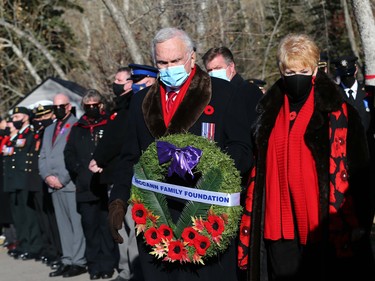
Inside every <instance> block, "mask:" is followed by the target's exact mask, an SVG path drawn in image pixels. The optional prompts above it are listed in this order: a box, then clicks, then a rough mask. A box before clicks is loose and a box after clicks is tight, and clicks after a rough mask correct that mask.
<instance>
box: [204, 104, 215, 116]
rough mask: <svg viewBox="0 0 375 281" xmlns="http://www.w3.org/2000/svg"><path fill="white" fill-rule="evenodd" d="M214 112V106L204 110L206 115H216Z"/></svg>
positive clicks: (208, 106)
mask: <svg viewBox="0 0 375 281" xmlns="http://www.w3.org/2000/svg"><path fill="white" fill-rule="evenodd" d="M214 112H215V109H214V108H213V106H212V105H207V106H206V107H205V109H204V114H206V115H212V114H214Z"/></svg>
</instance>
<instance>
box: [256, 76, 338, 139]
mask: <svg viewBox="0 0 375 281" xmlns="http://www.w3.org/2000/svg"><path fill="white" fill-rule="evenodd" d="M314 92H315V107H314V113H313V116H312V117H311V120H310V122H309V127H308V129H307V132H308V131H309V130H315V129H318V128H321V126H322V125H323V123H324V122H325V120H327V116H328V113H330V112H333V111H337V110H339V109H340V107H341V104H342V102H343V98H342V96H341V94H340V92H339V90H338V88H337V86H336V85H335V84H334V83H333V82H332V80H331V79H330V78H329V77H328V76H327V74H326V73H324V72H322V71H318V73H317V76H316V79H315V91H314ZM284 93H285V90H284V86H283V80H282V79H279V80H278V81H277V82H276V83H275V84H274V85H273V86H272V87H271V88H270V89H269V91H267V94H265V95H264V96H263V98H262V99H261V100H260V101H259V103H258V106H257V113H258V119H257V121H256V123H255V125H254V132H255V139H256V143H257V145H260V144H262V143H265V142H267V140H268V137H269V135H270V134H271V131H272V128H273V126H274V124H275V121H276V118H277V115H278V113H279V111H280V108H281V106H282V105H283V102H284Z"/></svg>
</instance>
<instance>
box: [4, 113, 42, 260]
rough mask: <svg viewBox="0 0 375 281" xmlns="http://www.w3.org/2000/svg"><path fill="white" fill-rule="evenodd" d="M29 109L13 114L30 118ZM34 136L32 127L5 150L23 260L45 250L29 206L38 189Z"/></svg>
mask: <svg viewBox="0 0 375 281" xmlns="http://www.w3.org/2000/svg"><path fill="white" fill-rule="evenodd" d="M26 110H27V109H24V108H19V107H18V108H17V107H16V108H15V109H14V111H13V114H15V113H24V114H27V113H26V112H27V111H26ZM33 140H34V133H33V132H32V130H31V127H30V125H28V126H26V127H24V128H22V129H21V130H19V131H18V132H17V134H16V135H14V136H12V137H11V138H10V139H9V141H8V142H7V143H6V144H5V145H4V147H3V173H4V174H3V178H4V191H5V192H9V195H10V200H11V209H12V210H11V211H12V215H13V220H14V225H15V228H16V231H17V238H18V241H19V244H18V246H17V250H18V255H15V257H21V258H22V259H24V260H26V259H30V258H38V257H39V253H40V251H41V249H42V242H41V232H40V227H39V224H38V221H37V216H36V210H35V208H34V206H33V204H30V203H31V202H30V192H32V191H36V187H35V186H33V185H32V184H30V180H31V178H33V176H35V173H37V171H36V170H35V167H34V166H33V163H34V155H35V151H34V146H33V143H34V141H33Z"/></svg>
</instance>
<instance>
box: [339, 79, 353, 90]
mask: <svg viewBox="0 0 375 281" xmlns="http://www.w3.org/2000/svg"><path fill="white" fill-rule="evenodd" d="M340 80H341V82H342V83H343V84H344V85H345V86H346V87H347V88H351V87H352V86H353V84H354V82H355V77H354V76H340Z"/></svg>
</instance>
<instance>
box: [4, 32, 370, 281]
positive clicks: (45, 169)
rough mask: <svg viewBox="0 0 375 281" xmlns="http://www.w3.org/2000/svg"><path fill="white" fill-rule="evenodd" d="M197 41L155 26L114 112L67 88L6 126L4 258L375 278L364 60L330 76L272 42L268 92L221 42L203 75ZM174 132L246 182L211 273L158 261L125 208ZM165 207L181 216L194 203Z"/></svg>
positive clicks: (134, 269) (300, 43)
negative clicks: (144, 60) (74, 96)
mask: <svg viewBox="0 0 375 281" xmlns="http://www.w3.org/2000/svg"><path fill="white" fill-rule="evenodd" d="M195 48H196V47H195V43H194V42H193V41H192V40H191V38H190V37H189V35H188V34H186V33H185V32H184V31H182V30H180V29H176V28H164V29H161V30H159V31H158V33H157V34H156V35H155V37H154V39H153V41H152V46H151V50H152V56H153V60H154V65H155V67H153V66H148V65H138V64H129V65H128V66H127V67H121V68H119V69H118V70H117V73H116V74H115V78H114V81H113V94H114V96H115V99H114V100H115V104H114V106H112V105H111V104H110V103H109V102H108V101H107V99H106V96H105V95H103V94H101V93H100V92H98V91H97V90H95V89H88V90H86V92H85V94H84V96H83V97H82V101H81V107H82V109H83V111H84V114H83V115H82V116H75V114H73V112H74V110H73V108H72V104H71V102H70V99H69V97H68V96H67V95H66V94H64V93H62V92H59V93H51V96H52V98H51V100H43V101H39V102H37V103H35V104H33V105H30V106H29V107H23V106H17V107H15V108H13V109H12V111H11V114H10V115H9V116H8V117H6V118H5V119H4V120H2V121H1V123H0V141H1V158H2V165H0V166H1V169H2V181H1V185H2V187H1V191H0V200H1V209H2V210H1V217H0V218H1V221H0V223H1V226H2V233H3V235H4V236H5V242H4V244H3V246H5V247H7V248H8V254H9V256H10V257H12V258H15V259H19V260H30V259H34V260H36V261H40V262H43V263H45V264H46V265H47V266H50V267H51V269H52V271H51V272H50V274H49V276H50V277H55V276H63V277H73V276H77V275H80V274H84V273H86V272H88V274H89V278H90V280H95V279H100V278H102V279H110V278H112V277H113V275H114V274H115V272H118V273H119V274H118V275H117V276H116V277H115V279H113V280H117V281H121V280H122V281H124V280H125V281H126V280H145V281H155V280H156V281H159V280H179V281H186V280H189V281H194V280H218V281H219V280H262V281H263V280H264V281H266V280H271V281H282V280H326V279H328V278H329V279H331V280H339V279H344V280H345V278H347V277H348V276H350V278H353V279H352V280H355V279H356V278H358V277H360V279H361V280H372V278H373V276H375V273H374V270H375V266H374V257H373V253H372V251H371V244H370V233H371V227H372V223H373V218H374V212H375V191H374V189H375V178H374V176H375V164H374V163H375V161H374V160H375V158H374V157H375V156H374V153H375V138H374V136H375V135H374V134H375V117H374V116H373V114H374V100H373V93H371V92H368V91H365V90H364V87H363V85H361V84H360V83H359V81H357V79H356V74H357V71H358V68H357V65H356V61H357V58H356V57H354V56H346V57H341V58H337V59H335V60H333V63H334V64H335V66H336V70H337V73H335V75H333V77H330V75H329V74H328V73H327V69H326V68H325V67H326V64H325V62H324V61H323V60H322V57H321V54H320V51H319V48H318V46H317V45H316V44H315V43H314V41H312V40H311V38H310V37H309V36H307V35H304V34H290V35H288V36H286V37H285V38H283V39H282V41H281V42H280V45H279V49H278V55H277V61H278V68H279V69H278V70H279V72H280V75H281V77H280V79H279V80H278V81H277V82H275V84H274V85H271V86H270V87H269V89H268V90H267V91H265V90H264V86H265V85H266V83H265V81H259V80H257V79H244V78H243V77H242V76H241V75H240V74H239V73H237V70H236V65H235V58H234V56H233V54H232V52H231V51H230V49H228V48H227V47H217V48H211V49H209V50H208V51H207V52H206V53H205V54H204V56H203V57H202V61H203V65H204V67H205V70H203V69H201V68H200V67H199V66H198V64H197V63H196V62H197V59H198V58H197V57H196V52H195V50H196V49H195ZM207 106H210V108H212V110H213V111H212V112H211V113H209V114H208V113H207ZM207 126H208V127H209V128H210V132H211V133H210V135H207V133H206V131H204V130H203V127H207ZM180 133H191V134H194V135H197V136H203V137H205V138H208V139H210V140H212V141H214V142H215V143H216V144H217V146H218V147H220V149H221V150H222V151H224V152H226V153H227V154H229V155H230V156H231V158H232V159H233V160H234V163H235V166H236V168H237V169H238V171H239V174H240V177H241V185H242V188H243V194H242V200H241V202H242V205H243V207H244V212H243V216H242V219H241V223H240V226H239V228H240V230H239V233H238V235H237V237H236V238H235V239H233V241H232V242H231V243H230V245H229V247H228V248H227V249H226V250H225V251H224V252H223V253H221V254H218V255H217V257H216V258H214V259H212V260H211V261H209V262H207V263H205V264H204V265H202V264H181V263H167V262H165V261H161V260H158V259H156V258H155V257H154V256H153V255H150V254H149V252H150V250H149V248H148V247H147V245H146V244H145V243H144V240H143V237H142V236H141V235H138V236H137V235H136V230H135V227H134V220H133V218H132V205H131V204H129V199H130V191H131V184H132V176H133V166H134V164H135V163H137V161H138V160H139V158H140V156H141V155H142V152H144V151H145V150H146V149H147V147H148V146H149V145H150V144H151V143H153V142H154V141H155V140H156V139H158V138H160V137H163V136H166V135H171V134H180ZM167 202H168V208H169V209H170V211H171V213H172V216H173V218H174V217H176V218H178V216H179V215H180V214H181V211H182V209H183V206H184V203H181V202H180V201H179V200H175V199H173V198H167ZM368 276H371V277H368Z"/></svg>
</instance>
